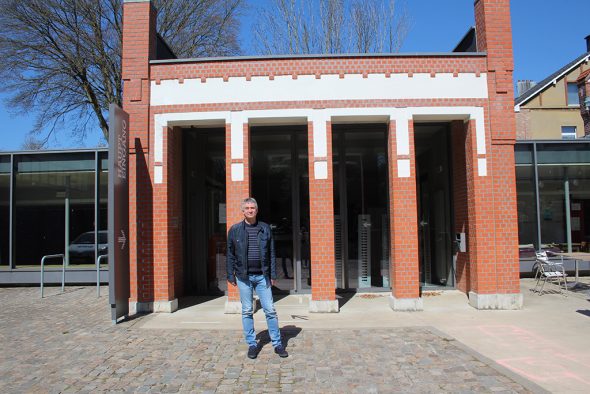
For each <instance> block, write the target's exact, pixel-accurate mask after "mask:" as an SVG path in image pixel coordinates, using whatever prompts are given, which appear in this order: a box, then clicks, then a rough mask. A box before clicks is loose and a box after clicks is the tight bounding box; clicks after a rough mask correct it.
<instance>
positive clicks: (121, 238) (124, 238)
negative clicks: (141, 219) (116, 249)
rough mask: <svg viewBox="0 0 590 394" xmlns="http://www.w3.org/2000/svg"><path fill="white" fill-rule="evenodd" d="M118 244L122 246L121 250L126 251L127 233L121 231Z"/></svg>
mask: <svg viewBox="0 0 590 394" xmlns="http://www.w3.org/2000/svg"><path fill="white" fill-rule="evenodd" d="M117 242H119V243H120V244H121V250H123V249H125V243H126V242H127V238H126V237H125V232H124V231H123V230H121V236H120V237H119V238H118V239H117Z"/></svg>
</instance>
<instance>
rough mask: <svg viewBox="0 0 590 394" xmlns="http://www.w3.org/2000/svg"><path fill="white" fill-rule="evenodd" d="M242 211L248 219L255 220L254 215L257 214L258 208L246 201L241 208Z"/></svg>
mask: <svg viewBox="0 0 590 394" xmlns="http://www.w3.org/2000/svg"><path fill="white" fill-rule="evenodd" d="M242 212H243V213H244V217H245V218H246V219H249V220H255V219H256V215H258V208H256V205H255V204H254V203H251V202H249V203H246V204H244V207H243V208H242Z"/></svg>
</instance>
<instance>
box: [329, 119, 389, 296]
mask: <svg viewBox="0 0 590 394" xmlns="http://www.w3.org/2000/svg"><path fill="white" fill-rule="evenodd" d="M332 147H333V155H332V157H333V166H334V172H333V173H334V214H335V217H334V224H335V233H334V234H335V247H336V287H337V288H340V289H349V288H350V289H362V288H365V289H366V288H389V215H388V212H389V210H388V201H389V198H388V191H389V186H388V176H387V174H388V171H387V167H388V164H387V163H388V160H387V125H385V124H376V125H369V124H367V125H334V126H333V127H332Z"/></svg>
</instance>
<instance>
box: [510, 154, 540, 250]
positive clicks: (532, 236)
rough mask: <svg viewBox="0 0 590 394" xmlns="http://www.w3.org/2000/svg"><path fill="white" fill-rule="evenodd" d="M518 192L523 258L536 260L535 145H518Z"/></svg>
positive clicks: (520, 243) (519, 229) (520, 239)
mask: <svg viewBox="0 0 590 394" xmlns="http://www.w3.org/2000/svg"><path fill="white" fill-rule="evenodd" d="M515 152H516V193H517V207H518V243H519V254H520V258H521V259H529V260H534V257H535V250H536V249H537V248H538V246H539V241H538V239H537V202H536V196H535V174H534V167H533V160H532V154H533V145H531V144H527V145H524V144H523V145H516V148H515Z"/></svg>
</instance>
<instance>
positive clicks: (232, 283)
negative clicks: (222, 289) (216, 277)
mask: <svg viewBox="0 0 590 394" xmlns="http://www.w3.org/2000/svg"><path fill="white" fill-rule="evenodd" d="M227 282H228V283H229V284H230V285H232V286H233V287H236V286H237V283H236V282H230V281H227Z"/></svg>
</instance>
